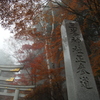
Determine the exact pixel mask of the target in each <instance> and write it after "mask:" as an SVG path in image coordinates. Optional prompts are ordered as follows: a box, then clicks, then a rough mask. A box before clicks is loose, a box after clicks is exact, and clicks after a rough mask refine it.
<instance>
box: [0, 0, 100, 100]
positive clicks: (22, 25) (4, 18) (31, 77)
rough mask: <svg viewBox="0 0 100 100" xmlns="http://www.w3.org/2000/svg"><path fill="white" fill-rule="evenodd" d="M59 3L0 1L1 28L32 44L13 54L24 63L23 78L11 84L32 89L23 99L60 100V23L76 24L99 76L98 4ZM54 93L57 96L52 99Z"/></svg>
mask: <svg viewBox="0 0 100 100" xmlns="http://www.w3.org/2000/svg"><path fill="white" fill-rule="evenodd" d="M61 1H62V2H56V1H53V0H47V1H46V2H45V1H44V2H43V1H42V0H34V1H33V0H24V2H21V1H20V0H13V1H11V0H3V1H0V11H1V13H0V16H1V17H0V19H1V24H2V26H3V27H5V28H9V29H10V30H11V32H12V33H13V34H15V39H19V40H22V41H23V40H26V41H32V44H31V43H30V44H27V43H25V44H23V45H22V47H21V48H20V49H18V50H17V51H16V52H15V54H16V56H17V59H18V58H19V59H18V62H20V63H24V70H25V71H26V73H27V74H26V75H25V74H19V76H20V77H21V79H19V80H15V81H14V83H13V84H18V82H19V81H20V82H21V84H24V85H30V84H32V85H35V87H36V88H35V89H34V91H33V92H32V93H31V94H30V95H28V96H27V98H32V99H35V100H39V99H40V97H41V96H44V95H45V93H46V95H47V98H48V99H47V100H49V99H51V97H53V99H55V100H63V96H62V94H63V92H62V93H61V95H60V91H61V89H62V86H63V83H64V75H63V73H64V71H63V70H64V64H63V50H62V42H61V41H62V39H61V32H60V27H61V24H62V21H63V20H64V19H68V20H76V21H78V22H79V24H80V26H81V30H82V33H83V37H84V39H85V43H86V46H87V51H88V53H89V54H90V60H91V64H92V68H93V72H94V75H99V70H100V68H99V65H100V64H99V58H100V57H99V56H100V53H99V50H98V49H99V44H100V43H99V36H100V21H99V19H100V16H99V15H100V2H99V0H61ZM18 55H19V56H18ZM41 90H42V91H41ZM58 91H59V94H58V95H57V94H56V95H57V96H56V98H54V95H55V93H56V92H57V93H58ZM39 95H41V96H39ZM59 96H60V97H61V98H62V99H60V97H59ZM58 98H59V99H58ZM32 99H30V100H32ZM28 100H29V99H28Z"/></svg>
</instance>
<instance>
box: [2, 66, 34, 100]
mask: <svg viewBox="0 0 100 100" xmlns="http://www.w3.org/2000/svg"><path fill="white" fill-rule="evenodd" d="M21 68H23V65H0V81H13V80H14V77H11V78H8V77H3V76H1V72H6V71H7V72H18V71H20V69H21ZM34 87H35V86H34V85H31V86H18V85H5V84H0V89H3V92H0V95H2V96H13V97H14V98H13V100H18V98H19V97H25V94H22V93H19V92H20V91H30V90H32V89H33V88H34ZM8 90H14V92H13V93H8Z"/></svg>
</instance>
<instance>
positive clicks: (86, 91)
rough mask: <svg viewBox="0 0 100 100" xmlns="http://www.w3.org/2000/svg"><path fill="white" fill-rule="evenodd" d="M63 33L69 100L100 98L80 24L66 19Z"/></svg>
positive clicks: (93, 99) (94, 99)
mask: <svg viewBox="0 0 100 100" xmlns="http://www.w3.org/2000/svg"><path fill="white" fill-rule="evenodd" d="M61 35H62V43H63V52H64V63H65V72H66V85H67V92H68V100H100V99H99V95H98V91H97V88H96V84H95V81H94V77H93V74H92V69H91V66H90V62H89V58H88V55H87V51H86V48H85V45H84V40H83V37H82V34H81V31H80V28H79V24H78V23H77V22H75V21H68V20H64V21H63V23H62V26H61Z"/></svg>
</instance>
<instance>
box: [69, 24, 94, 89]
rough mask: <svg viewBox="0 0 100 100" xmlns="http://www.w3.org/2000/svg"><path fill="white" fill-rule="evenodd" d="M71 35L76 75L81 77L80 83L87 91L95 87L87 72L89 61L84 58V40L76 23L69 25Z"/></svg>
mask: <svg viewBox="0 0 100 100" xmlns="http://www.w3.org/2000/svg"><path fill="white" fill-rule="evenodd" d="M68 28H69V34H70V36H71V37H70V42H71V45H73V46H72V48H71V51H72V54H73V55H75V56H74V63H75V65H76V66H75V67H76V74H78V76H79V83H80V85H81V87H83V88H86V89H92V88H93V87H92V86H91V84H90V79H89V75H90V72H89V71H88V70H87V68H86V67H88V66H86V63H87V61H86V60H85V57H84V52H83V50H82V38H81V35H80V34H79V32H78V27H77V25H76V24H75V23H69V27H68Z"/></svg>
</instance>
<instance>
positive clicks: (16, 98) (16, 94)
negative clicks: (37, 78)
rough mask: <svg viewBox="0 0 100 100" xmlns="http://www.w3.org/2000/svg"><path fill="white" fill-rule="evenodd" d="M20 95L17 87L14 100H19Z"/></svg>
mask: <svg viewBox="0 0 100 100" xmlns="http://www.w3.org/2000/svg"><path fill="white" fill-rule="evenodd" d="M18 97H19V89H17V88H16V90H15V95H14V99H13V100H18Z"/></svg>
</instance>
